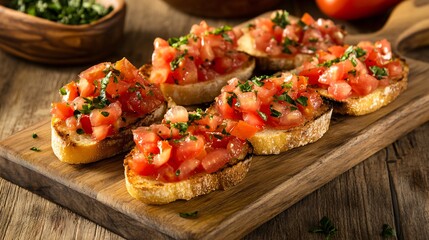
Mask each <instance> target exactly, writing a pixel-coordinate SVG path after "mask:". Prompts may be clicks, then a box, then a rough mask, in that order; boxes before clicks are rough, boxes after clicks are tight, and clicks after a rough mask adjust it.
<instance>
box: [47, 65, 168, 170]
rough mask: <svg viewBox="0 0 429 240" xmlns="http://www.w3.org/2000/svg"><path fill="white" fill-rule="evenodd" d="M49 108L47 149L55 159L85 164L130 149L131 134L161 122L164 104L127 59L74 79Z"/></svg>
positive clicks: (83, 73)
mask: <svg viewBox="0 0 429 240" xmlns="http://www.w3.org/2000/svg"><path fill="white" fill-rule="evenodd" d="M60 94H61V97H62V101H61V102H55V103H52V108H51V115H52V120H51V128H52V149H53V151H54V153H55V155H56V156H57V157H58V159H59V160H61V161H63V162H66V163H70V164H80V163H90V162H95V161H98V160H101V159H104V158H108V157H111V156H113V155H116V154H119V153H122V152H125V151H127V150H129V149H131V147H132V146H133V137H132V132H131V129H133V128H136V127H138V126H142V125H150V124H151V123H154V122H156V121H160V120H161V119H162V117H163V115H164V113H165V111H166V109H167V106H166V105H167V104H166V102H165V101H164V97H163V96H162V94H161V91H160V90H159V88H157V87H156V86H154V85H153V84H151V83H149V82H148V81H147V80H146V79H144V78H143V77H142V76H141V75H140V74H139V72H138V69H137V68H136V67H134V66H133V65H132V64H131V63H130V62H129V61H128V60H127V59H125V58H123V59H122V60H119V61H117V62H116V63H109V62H104V63H100V64H98V65H95V66H93V67H91V68H89V69H87V70H85V71H83V72H82V73H80V74H79V78H78V80H77V81H71V82H70V83H68V84H66V85H65V86H63V87H62V88H61V89H60Z"/></svg>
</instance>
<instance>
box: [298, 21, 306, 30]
mask: <svg viewBox="0 0 429 240" xmlns="http://www.w3.org/2000/svg"><path fill="white" fill-rule="evenodd" d="M298 26H300V27H302V28H304V29H305V28H307V27H308V25H307V24H306V23H305V22H303V21H302V20H301V19H299V20H298Z"/></svg>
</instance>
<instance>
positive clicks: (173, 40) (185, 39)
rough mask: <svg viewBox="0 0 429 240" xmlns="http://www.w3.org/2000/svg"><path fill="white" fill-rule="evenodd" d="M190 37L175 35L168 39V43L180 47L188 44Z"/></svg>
mask: <svg viewBox="0 0 429 240" xmlns="http://www.w3.org/2000/svg"><path fill="white" fill-rule="evenodd" d="M188 38H189V36H188V35H186V36H181V37H178V38H177V37H173V38H169V39H168V40H167V42H168V44H169V45H170V46H172V47H174V48H179V47H180V46H181V45H186V44H188Z"/></svg>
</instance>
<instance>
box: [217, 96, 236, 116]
mask: <svg viewBox="0 0 429 240" xmlns="http://www.w3.org/2000/svg"><path fill="white" fill-rule="evenodd" d="M228 101H230V103H231V105H230V104H229V103H228ZM236 102H237V99H236V98H232V96H231V94H229V93H227V92H223V93H221V94H220V95H219V96H218V97H217V98H216V109H217V110H218V112H219V113H220V114H221V115H222V116H224V117H225V118H228V119H238V118H239V115H238V114H237V113H236V112H235V110H234V108H233V107H232V106H234V105H235V103H236Z"/></svg>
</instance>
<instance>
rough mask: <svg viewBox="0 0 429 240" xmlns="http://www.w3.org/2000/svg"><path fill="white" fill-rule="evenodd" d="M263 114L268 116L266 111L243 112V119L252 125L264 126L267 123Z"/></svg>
mask: <svg viewBox="0 0 429 240" xmlns="http://www.w3.org/2000/svg"><path fill="white" fill-rule="evenodd" d="M261 115H263V116H265V118H266V117H267V116H266V114H265V113H263V112H260V113H259V114H258V113H256V112H245V113H243V120H244V121H245V122H247V123H248V124H250V125H253V126H257V127H262V126H264V125H265V121H264V120H263V119H262V117H261Z"/></svg>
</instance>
